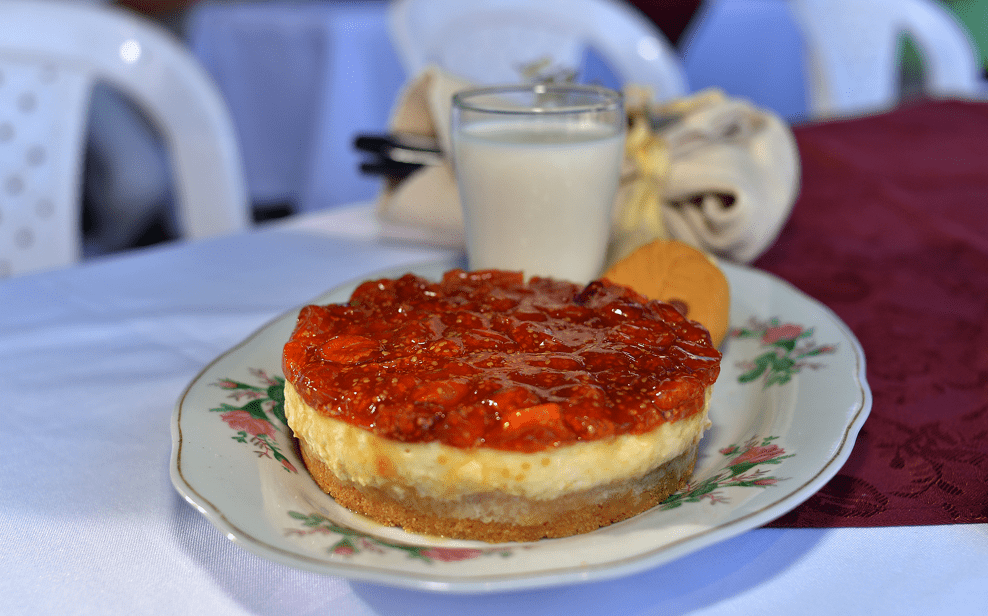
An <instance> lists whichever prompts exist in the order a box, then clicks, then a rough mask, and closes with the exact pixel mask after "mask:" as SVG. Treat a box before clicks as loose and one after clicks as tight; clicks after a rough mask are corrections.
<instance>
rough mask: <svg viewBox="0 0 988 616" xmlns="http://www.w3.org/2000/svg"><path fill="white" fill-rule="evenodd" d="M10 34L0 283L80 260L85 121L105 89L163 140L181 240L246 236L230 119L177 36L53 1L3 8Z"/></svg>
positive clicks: (5, 55) (102, 10)
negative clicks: (133, 107) (130, 103)
mask: <svg viewBox="0 0 988 616" xmlns="http://www.w3.org/2000/svg"><path fill="white" fill-rule="evenodd" d="M0 24H2V27H0V277H3V276H10V275H16V274H23V273H26V272H30V271H36V270H43V269H51V268H56V267H61V266H64V265H68V264H71V263H74V262H76V261H78V260H79V258H80V256H81V236H82V231H81V225H80V219H81V172H82V163H83V154H84V146H85V137H86V119H87V111H88V106H89V99H90V96H91V92H92V89H93V87H94V85H95V84H96V83H99V82H103V83H106V84H107V85H108V86H111V87H113V88H115V89H117V90H119V91H120V92H121V93H123V94H125V95H127V96H129V97H130V98H131V99H132V100H134V101H135V102H136V104H137V105H139V106H140V107H141V109H142V110H143V111H144V112H145V113H146V114H147V116H148V117H149V118H150V120H151V121H152V122H153V123H154V124H155V125H156V127H157V128H158V129H159V131H160V133H161V135H162V139H163V141H164V144H165V146H166V148H167V150H168V153H169V155H170V160H171V167H172V177H173V181H174V193H175V195H174V196H175V199H176V205H177V208H178V212H177V215H178V223H179V226H180V231H181V233H182V237H184V238H189V239H192V238H202V237H207V236H211V235H217V234H222V233H229V232H233V231H236V230H240V229H244V228H246V227H247V226H248V224H249V216H248V214H249V209H248V204H247V193H246V187H245V183H244V179H243V170H242V166H241V159H240V153H239V151H238V148H237V141H236V136H235V133H234V129H233V125H232V122H231V121H230V118H229V114H228V111H227V108H226V107H225V104H224V102H223V100H222V98H221V97H220V95H219V94H218V92H217V91H216V89H215V87H214V85H213V84H212V82H211V81H210V80H209V79H208V78H207V76H206V74H205V72H204V71H203V70H202V69H201V68H200V66H199V65H198V63H197V62H196V61H195V59H194V58H193V57H192V55H191V54H189V52H188V51H186V49H185V48H184V47H183V45H182V44H181V43H180V42H179V41H178V40H177V39H176V38H175V37H173V36H172V35H170V34H169V33H167V32H166V31H164V30H163V29H161V28H158V27H157V26H153V25H151V24H149V23H148V22H147V21H146V20H144V19H142V18H139V17H137V16H136V15H133V14H131V13H129V12H126V11H123V10H119V9H111V8H108V7H103V6H99V5H92V4H83V3H68V2H55V1H51V0H46V1H40V0H34V1H31V0H4V1H3V2H0Z"/></svg>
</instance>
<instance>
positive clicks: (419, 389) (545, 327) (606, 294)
mask: <svg viewBox="0 0 988 616" xmlns="http://www.w3.org/2000/svg"><path fill="white" fill-rule="evenodd" d="M720 358H721V356H720V353H719V352H718V351H717V350H716V349H715V348H714V347H713V346H712V345H711V343H710V335H709V334H708V333H707V330H705V329H704V328H703V327H702V326H701V325H699V324H698V323H695V322H693V321H689V320H687V319H686V318H684V317H683V316H682V315H681V314H680V313H679V311H677V310H676V309H675V308H674V307H673V306H672V305H670V304H666V303H662V302H658V301H648V300H646V299H645V298H644V297H642V296H641V295H639V294H637V293H635V292H634V291H632V290H631V289H629V288H627V287H623V286H619V285H615V284H612V283H610V282H608V281H606V280H601V281H596V282H593V283H591V284H590V285H588V286H587V287H585V288H581V287H579V286H577V285H575V284H572V283H569V282H562V281H557V280H551V279H547V278H533V279H531V280H530V281H529V282H528V283H527V284H526V283H525V282H524V279H523V277H522V275H521V274H520V273H514V272H500V271H491V270H488V271H478V272H464V271H462V270H453V271H450V272H447V273H446V274H445V275H444V276H443V279H442V280H441V281H440V282H437V283H434V282H430V281H428V280H426V279H424V278H421V277H418V276H414V275H412V274H407V275H405V276H403V277H401V278H399V279H397V280H388V279H385V280H373V281H368V282H365V283H363V284H361V285H360V286H359V287H358V288H357V289H356V290H355V291H354V293H353V295H352V296H351V298H350V301H349V303H347V304H332V305H328V306H306V307H305V308H303V309H302V311H301V313H300V314H299V318H298V323H297V325H296V328H295V331H294V333H293V334H292V337H291V340H290V341H289V342H288V343H287V344H286V345H285V351H284V358H283V367H284V371H285V376H286V378H287V379H288V380H289V381H291V383H292V384H294V386H295V388H296V389H297V390H298V391H299V393H300V395H301V396H302V399H303V400H305V402H306V403H307V404H308V405H309V406H312V407H314V408H316V409H318V411H319V412H320V413H323V414H325V415H327V416H329V417H333V418H336V419H340V420H343V421H346V422H348V423H350V424H353V425H355V426H359V427H361V428H364V429H366V430H370V431H371V432H373V433H375V434H378V435H380V436H382V437H385V438H389V439H393V440H398V441H404V442H429V441H439V442H442V443H445V444H447V445H452V446H455V447H463V448H465V447H488V448H493V449H501V450H509V451H522V452H533V451H541V450H543V449H545V448H547V447H552V446H558V445H564V444H568V443H573V442H576V441H586V440H595V439H601V438H606V437H610V436H613V435H618V434H641V433H644V432H648V431H650V430H652V429H654V428H655V427H656V426H658V425H660V424H662V423H664V422H668V421H678V420H680V419H684V418H686V417H689V416H691V415H693V414H695V413H697V412H699V411H700V410H701V409H702V408H703V404H704V391H705V390H706V388H707V387H708V386H710V385H712V384H713V382H714V381H715V380H716V379H717V375H718V374H719V373H720Z"/></svg>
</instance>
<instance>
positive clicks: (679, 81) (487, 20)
mask: <svg viewBox="0 0 988 616" xmlns="http://www.w3.org/2000/svg"><path fill="white" fill-rule="evenodd" d="M389 23H390V27H391V32H392V36H393V39H394V44H395V48H396V49H397V51H398V55H399V57H400V58H401V59H402V62H403V64H404V66H405V69H406V70H407V71H408V74H409V75H410V76H414V75H416V74H418V73H419V72H420V71H422V69H424V68H425V67H426V66H428V65H429V64H434V65H438V66H440V67H442V68H444V69H446V70H448V71H450V72H452V73H454V74H456V75H458V76H460V77H462V78H465V79H467V80H469V81H473V82H475V83H481V84H489V83H513V82H518V81H521V80H522V76H521V74H520V70H519V69H520V68H521V67H523V66H526V65H529V64H531V63H533V62H536V61H539V60H541V59H544V58H550V59H551V60H552V62H553V64H554V65H556V66H559V67H563V68H565V69H568V70H571V71H574V72H575V71H578V70H579V68H580V65H581V62H583V61H584V59H585V57H586V56H585V54H586V51H587V49H592V50H593V51H594V52H596V53H597V54H599V56H600V59H601V60H603V61H604V62H605V63H606V64H607V68H609V69H610V70H611V71H614V72H615V73H617V75H615V77H617V78H618V80H619V81H620V83H618V84H615V85H618V86H620V85H623V84H624V83H627V82H634V83H638V84H643V85H647V86H651V87H652V89H653V91H654V93H655V96H656V97H657V98H658V99H659V100H664V99H668V98H673V97H676V96H682V95H683V94H685V93H686V92H687V85H686V79H685V77H684V75H683V69H682V65H681V63H680V61H679V57H678V56H677V55H676V53H675V51H674V50H673V49H672V46H671V45H670V44H669V42H668V40H667V39H666V37H665V35H663V34H662V31H661V30H659V29H658V28H657V27H656V26H655V25H654V24H653V23H652V22H651V21H649V20H648V18H646V17H645V16H644V15H642V14H641V13H640V12H638V11H637V10H636V9H635V8H634V7H632V6H630V5H629V4H627V3H623V2H619V1H618V0H466V1H464V0H394V2H393V4H392V8H391V11H390V14H389Z"/></svg>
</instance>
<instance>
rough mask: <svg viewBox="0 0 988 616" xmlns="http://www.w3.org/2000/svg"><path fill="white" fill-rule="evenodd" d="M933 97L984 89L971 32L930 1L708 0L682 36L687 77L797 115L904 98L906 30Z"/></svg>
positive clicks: (859, 109) (848, 111) (823, 114)
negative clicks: (902, 63) (901, 84)
mask: <svg viewBox="0 0 988 616" xmlns="http://www.w3.org/2000/svg"><path fill="white" fill-rule="evenodd" d="M903 35H909V36H910V37H911V39H912V40H913V41H915V43H916V45H917V47H918V48H919V51H920V53H921V54H922V59H923V61H924V67H925V80H926V81H925V84H924V89H925V91H926V92H927V94H929V95H931V96H966V97H971V96H978V95H979V93H980V92H981V91H982V88H983V84H982V82H981V79H980V77H979V71H978V67H977V57H976V54H975V52H974V48H973V46H972V44H971V42H970V39H969V36H968V34H967V32H966V31H965V30H964V29H963V27H962V26H961V25H960V24H959V23H958V22H957V21H956V19H955V18H954V17H953V15H951V14H950V13H949V12H948V11H947V10H946V9H944V8H942V7H941V6H939V5H938V4H936V3H935V2H933V1H932V0H787V1H785V2H782V1H780V0H707V1H706V2H705V3H704V5H703V7H702V8H701V10H700V12H699V13H698V14H697V15H696V16H695V17H694V19H693V21H692V23H691V25H690V28H689V29H688V31H687V32H686V33H685V34H684V36H683V38H682V40H681V43H680V44H681V47H682V53H683V65H684V67H685V71H686V75H687V79H689V81H690V84H691V85H692V86H694V87H696V88H703V87H709V86H719V87H722V88H723V89H724V90H725V91H726V92H727V93H728V94H731V95H733V96H739V97H744V98H747V99H749V100H751V101H752V102H754V103H755V104H757V105H760V106H763V107H766V108H769V109H772V110H774V111H776V112H777V113H779V114H780V115H782V116H783V117H786V118H788V119H790V120H803V119H822V118H828V117H833V116H840V115H860V114H864V113H872V112H877V111H881V110H883V109H887V108H890V107H892V106H894V105H895V104H896V103H897V102H898V100H899V91H898V87H899V77H900V52H901V48H900V44H901V37H902V36H903Z"/></svg>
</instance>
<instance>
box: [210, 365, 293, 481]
mask: <svg viewBox="0 0 988 616" xmlns="http://www.w3.org/2000/svg"><path fill="white" fill-rule="evenodd" d="M250 373H251V374H252V375H254V377H255V378H256V379H257V380H258V381H259V382H261V383H262V385H261V386H260V387H258V386H255V385H250V384H249V383H243V382H241V381H235V380H233V379H220V380H219V381H217V382H215V383H213V385H215V386H216V387H219V388H220V389H223V390H226V391H228V392H230V393H229V394H228V396H227V397H228V398H233V399H234V400H235V401H238V402H239V401H240V400H242V399H243V400H246V404H244V405H243V406H234V405H232V404H227V403H226V402H223V403H221V404H220V406H218V407H214V408H211V409H209V410H210V411H211V412H215V413H219V414H220V418H221V419H222V420H223V421H224V422H226V424H227V425H228V426H230V428H232V429H233V430H235V431H236V435H234V436H232V437H230V438H232V439H233V440H235V441H237V442H238V443H243V444H245V445H248V444H249V445H253V447H254V453H256V454H257V456H258V457H260V458H268V459H270V460H274V461H276V462H278V463H279V464H281V467H282V468H283V469H284V470H285V471H287V472H289V473H298V469H297V468H296V467H295V465H294V464H292V462H291V460H289V459H288V457H287V456H285V454H284V453H282V451H281V447H280V446H279V445H278V442H277V440H276V439H277V436H276V435H277V434H278V433H284V434H286V435H288V429H289V428H288V422H287V421H285V379H284V378H282V377H280V376H270V375H268V373H267V372H266V371H264V370H257V369H251V370H250ZM271 417H274V418H275V419H277V420H278V422H279V423H280V425H281V427H280V428H279V427H278V426H277V425H276V424H275V423H274V422H273V421H272V420H271Z"/></svg>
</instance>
